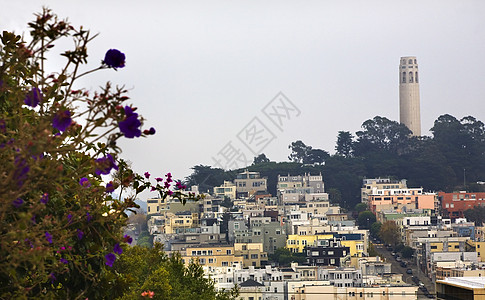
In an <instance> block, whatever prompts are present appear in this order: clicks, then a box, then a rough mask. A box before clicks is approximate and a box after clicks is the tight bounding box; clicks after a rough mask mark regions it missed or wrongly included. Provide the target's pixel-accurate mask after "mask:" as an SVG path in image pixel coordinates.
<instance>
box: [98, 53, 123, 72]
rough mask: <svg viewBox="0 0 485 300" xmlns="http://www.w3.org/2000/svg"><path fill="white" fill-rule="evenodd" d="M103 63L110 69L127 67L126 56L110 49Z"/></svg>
mask: <svg viewBox="0 0 485 300" xmlns="http://www.w3.org/2000/svg"><path fill="white" fill-rule="evenodd" d="M103 62H104V63H105V64H106V65H107V66H108V67H110V68H114V69H116V68H123V67H124V66H125V54H124V53H122V52H120V51H119V50H116V49H109V50H108V51H107V52H106V55H105V56H104V61H103Z"/></svg>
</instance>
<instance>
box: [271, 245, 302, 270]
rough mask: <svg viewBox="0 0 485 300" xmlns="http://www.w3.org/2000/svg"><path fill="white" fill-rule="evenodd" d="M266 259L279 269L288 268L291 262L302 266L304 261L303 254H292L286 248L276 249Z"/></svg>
mask: <svg viewBox="0 0 485 300" xmlns="http://www.w3.org/2000/svg"><path fill="white" fill-rule="evenodd" d="M268 258H269V260H270V261H271V262H274V263H276V264H277V265H278V266H280V267H288V266H290V265H291V263H292V262H297V263H298V264H302V263H304V262H305V261H306V257H305V253H293V252H291V251H290V250H289V249H288V248H278V249H276V250H275V252H274V253H273V254H270V255H269V257H268Z"/></svg>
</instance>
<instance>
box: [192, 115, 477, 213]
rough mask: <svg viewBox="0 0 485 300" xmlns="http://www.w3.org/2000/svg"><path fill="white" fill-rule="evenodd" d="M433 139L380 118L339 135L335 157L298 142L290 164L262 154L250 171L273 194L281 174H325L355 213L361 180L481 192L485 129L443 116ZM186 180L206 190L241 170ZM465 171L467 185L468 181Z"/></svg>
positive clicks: (197, 172) (202, 172)
mask: <svg viewBox="0 0 485 300" xmlns="http://www.w3.org/2000/svg"><path fill="white" fill-rule="evenodd" d="M431 132H432V136H431V137H427V136H422V137H416V136H412V135H411V131H410V130H409V129H408V128H407V127H406V126H405V125H403V124H400V123H398V122H395V121H392V120H389V119H387V118H385V117H380V116H376V117H374V118H373V119H370V120H367V121H365V122H364V123H363V124H362V130H361V131H358V132H356V133H355V135H354V134H352V133H350V132H348V131H340V132H339V133H338V136H337V143H336V146H335V150H336V152H335V154H333V155H330V154H329V153H328V152H327V151H325V150H321V149H313V148H312V147H311V146H309V145H306V144H305V143H304V142H302V141H300V140H298V141H295V142H293V143H291V144H290V145H289V147H288V148H289V149H290V151H291V153H290V155H289V156H288V158H289V160H290V162H272V161H270V160H269V159H268V158H267V157H266V155H264V154H260V155H259V156H257V157H255V159H254V162H253V164H252V165H251V166H249V167H248V169H249V170H251V171H259V172H261V175H262V176H267V177H268V188H269V192H270V193H272V194H273V195H275V194H276V190H275V187H274V186H275V185H276V179H277V175H278V174H295V175H296V174H302V173H304V172H312V173H320V172H321V173H322V174H323V175H324V181H325V189H326V191H327V192H328V193H329V194H330V199H331V200H333V201H335V202H339V203H340V204H341V206H343V207H347V208H353V207H354V206H355V205H356V204H357V203H359V202H360V188H361V186H362V179H363V178H365V177H367V178H374V177H384V176H386V177H391V178H395V179H407V180H408V185H409V186H413V187H423V188H425V189H426V190H433V191H438V190H443V191H452V190H454V189H457V188H460V189H468V190H478V189H480V188H481V187H480V186H478V185H477V184H476V182H478V181H483V180H484V179H485V126H484V124H483V123H482V122H481V121H479V120H477V119H475V118H474V117H471V116H467V117H464V118H462V119H460V120H458V119H456V118H455V117H453V116H451V115H448V114H447V115H442V116H440V117H439V118H438V119H437V120H436V121H435V122H434V126H433V128H431ZM193 170H194V172H193V173H192V175H190V176H189V177H188V178H187V179H186V180H187V182H188V183H189V184H199V185H200V186H201V187H202V190H211V189H212V187H214V186H218V185H220V184H222V182H223V180H233V179H234V178H235V175H236V174H237V173H238V172H240V171H242V169H241V170H231V171H224V170H223V169H216V168H211V167H210V166H203V165H199V166H195V167H194V168H193ZM464 172H466V181H465V182H464V175H465V174H464Z"/></svg>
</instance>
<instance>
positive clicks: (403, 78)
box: [402, 72, 406, 83]
mask: <svg viewBox="0 0 485 300" xmlns="http://www.w3.org/2000/svg"><path fill="white" fill-rule="evenodd" d="M402 83H406V72H402Z"/></svg>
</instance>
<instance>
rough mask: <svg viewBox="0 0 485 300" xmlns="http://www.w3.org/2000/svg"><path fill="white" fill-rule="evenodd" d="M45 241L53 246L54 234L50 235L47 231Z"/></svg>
mask: <svg viewBox="0 0 485 300" xmlns="http://www.w3.org/2000/svg"><path fill="white" fill-rule="evenodd" d="M45 239H46V240H47V241H48V242H49V244H52V234H50V233H48V232H47V231H46V232H45Z"/></svg>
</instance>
